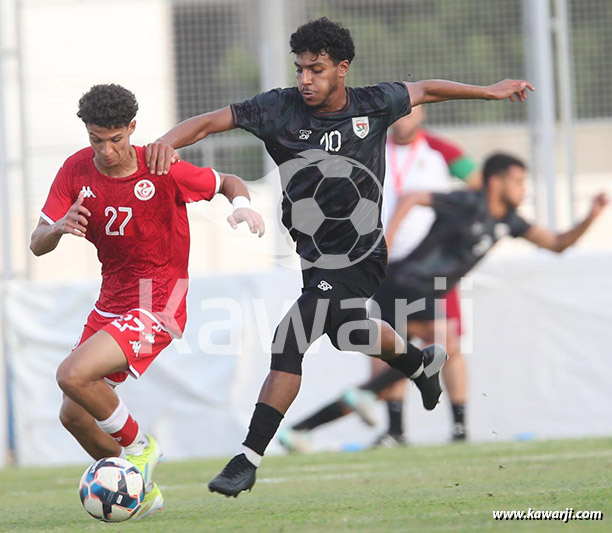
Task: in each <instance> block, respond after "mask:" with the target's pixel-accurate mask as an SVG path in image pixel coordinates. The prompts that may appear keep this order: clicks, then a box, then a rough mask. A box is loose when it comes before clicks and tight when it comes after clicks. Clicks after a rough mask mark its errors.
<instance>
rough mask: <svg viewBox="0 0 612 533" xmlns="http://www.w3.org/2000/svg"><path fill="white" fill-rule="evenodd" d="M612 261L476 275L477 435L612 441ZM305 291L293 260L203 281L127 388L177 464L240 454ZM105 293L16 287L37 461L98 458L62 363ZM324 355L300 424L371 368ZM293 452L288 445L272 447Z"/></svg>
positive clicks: (352, 357)
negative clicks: (283, 324)
mask: <svg viewBox="0 0 612 533" xmlns="http://www.w3.org/2000/svg"><path fill="white" fill-rule="evenodd" d="M611 263H612V255H610V254H589V255H585V254H580V255H579V254H577V253H572V252H571V251H570V252H569V253H566V254H565V255H563V256H561V257H557V256H553V255H552V254H548V253H545V252H539V253H534V254H531V255H529V256H523V257H517V258H507V257H504V258H494V257H492V258H491V260H489V261H487V262H486V263H485V264H483V265H482V267H480V268H479V269H478V270H477V271H476V272H475V273H474V276H473V278H472V281H473V288H472V289H471V290H465V289H464V290H463V299H464V321H465V323H466V324H465V325H466V329H467V330H468V333H467V335H466V338H465V341H466V342H465V346H466V348H468V350H466V351H472V350H471V347H473V352H474V353H468V354H467V357H468V366H469V375H470V401H469V406H468V426H469V434H470V437H471V439H472V440H475V441H483V440H489V441H490V440H513V439H532V438H550V437H567V436H582V435H609V434H612V414H611V412H610V411H611V409H610V405H612V388H611V387H610V386H609V384H610V382H612V362H611V360H610V346H611V345H612V329H611V328H610V327H609V325H610V324H611V323H612V307H611V306H610V304H609V298H610V295H611V294H612V279H611V278H610V275H609V273H610V267H611ZM300 286H301V285H300V274H299V272H296V271H292V270H284V269H279V270H275V271H273V272H267V273H254V274H251V275H240V276H235V275H232V276H225V275H219V276H209V277H202V278H196V279H192V280H191V285H190V293H189V298H188V309H189V320H188V327H187V330H186V332H185V337H184V338H183V339H182V340H181V341H175V342H174V343H173V345H172V346H171V347H170V348H169V349H167V350H166V351H165V352H163V353H162V354H161V356H160V357H159V358H158V359H157V361H156V362H155V363H154V364H153V365H152V367H151V368H150V369H149V370H148V371H147V373H146V374H145V375H144V376H143V377H142V378H141V379H139V380H137V381H136V380H132V379H130V380H129V381H128V383H127V384H125V385H122V386H121V387H120V388H119V389H118V391H119V394H120V395H121V397H122V398H123V399H124V401H125V402H126V404H127V405H128V407H129V408H130V410H131V412H132V414H133V415H134V417H135V418H136V419H137V420H138V421H139V422H140V423H141V425H142V426H143V427H144V428H145V430H146V431H150V432H152V433H154V434H155V435H157V437H158V438H159V440H160V443H161V444H162V447H163V449H164V451H165V454H166V458H168V459H179V458H187V457H201V456H230V455H231V454H233V453H234V452H235V451H236V450H237V449H238V448H239V446H240V443H241V442H242V440H243V439H244V436H245V434H246V429H247V426H248V423H249V419H250V416H251V413H252V410H253V406H254V404H255V401H256V398H257V394H258V391H259V388H260V386H261V383H262V381H263V379H264V378H265V376H266V374H267V371H268V368H269V344H270V340H271V336H272V333H273V331H274V328H275V326H276V323H277V322H278V320H279V318H280V317H281V316H282V313H283V310H284V309H286V308H287V307H288V306H289V305H290V303H291V302H292V301H293V299H295V298H296V297H297V296H298V295H299V291H300ZM97 290H98V286H97V284H96V283H91V282H86V283H77V282H75V283H70V284H62V285H57V284H45V283H26V282H19V281H15V282H11V283H10V284H9V285H8V291H7V298H8V302H7V303H8V309H9V310H10V312H9V314H8V316H7V317H6V319H7V328H6V329H7V332H8V335H7V341H8V346H9V352H8V357H9V359H10V363H11V365H12V368H13V378H14V383H13V391H14V398H13V399H14V405H15V431H16V441H17V449H16V455H17V460H18V463H19V464H21V465H36V464H60V463H86V462H87V461H88V458H87V456H86V455H85V453H84V452H83V451H81V450H80V448H79V446H78V445H77V444H76V442H75V441H74V440H73V439H72V437H71V436H70V435H69V434H68V433H67V432H66V431H65V430H64V428H63V427H62V426H61V424H60V423H59V420H58V412H59V407H60V402H61V393H60V391H59V388H58V386H57V384H56V382H55V370H56V368H57V366H58V364H59V363H60V362H61V360H62V359H63V358H64V357H65V356H66V354H67V353H68V352H69V350H70V348H71V346H72V344H73V343H74V341H75V340H76V338H77V337H78V335H79V333H80V331H81V328H82V325H83V323H84V321H85V319H86V317H87V315H88V313H89V310H90V309H91V306H92V304H93V302H94V301H95V299H96V295H97ZM471 309H473V313H472V312H471V311H470V310H471ZM317 349H318V350H317ZM313 351H314V352H315V353H309V354H308V355H307V356H306V358H305V362H304V380H303V384H302V390H301V391H300V394H299V396H298V398H297V400H296V401H295V403H294V405H293V406H292V408H291V409H290V411H289V413H288V414H287V417H286V420H285V421H284V423H285V424H291V423H293V422H296V421H297V420H299V419H300V418H302V417H303V416H305V415H308V414H310V413H312V411H313V410H314V409H316V408H318V407H320V406H321V405H323V404H325V403H326V402H328V401H330V400H333V399H335V398H337V397H338V395H339V394H340V392H341V390H342V389H343V388H345V387H346V386H348V385H354V384H358V383H360V382H361V381H363V380H364V379H366V378H367V376H368V373H369V362H368V359H367V358H366V357H364V356H362V355H359V354H351V353H340V352H337V351H336V350H335V349H333V348H332V347H331V345H330V344H329V342H328V341H327V340H326V339H324V340H323V341H322V342H319V343H317V344H316V345H315V346H314V347H313ZM317 351H318V353H317ZM380 415H381V416H380V418H381V424H380V427H378V428H377V429H376V430H374V431H373V430H372V429H370V428H366V427H364V426H363V425H362V424H361V423H360V422H359V421H358V420H357V419H356V417H355V416H349V417H346V418H345V419H343V420H341V421H338V422H336V423H332V424H329V425H327V426H325V427H322V428H319V429H318V430H317V431H315V432H314V433H313V435H314V439H315V445H316V447H317V448H319V449H330V448H332V449H341V448H345V449H351V448H359V447H361V446H363V445H364V444H366V443H368V442H370V441H371V440H373V438H374V437H375V436H376V431H382V430H384V428H385V423H384V421H385V416H386V415H385V414H384V410H383V407H382V406H381V407H380ZM407 427H408V435H409V440H410V441H411V442H413V443H443V442H446V441H447V440H448V437H449V434H450V409H449V407H448V403H447V401H446V400H444V401H443V404H442V405H440V406H439V408H438V409H436V410H435V411H434V412H432V413H429V412H425V411H424V410H423V408H422V407H421V403H420V398H419V396H418V393H417V392H416V391H415V390H411V393H410V394H409V399H408V409H407ZM2 431H3V429H0V435H1V434H2ZM280 450H281V448H280V446H279V445H278V444H277V443H276V442H273V443H272V445H271V446H270V448H269V451H270V452H271V453H275V452H279V451H280Z"/></svg>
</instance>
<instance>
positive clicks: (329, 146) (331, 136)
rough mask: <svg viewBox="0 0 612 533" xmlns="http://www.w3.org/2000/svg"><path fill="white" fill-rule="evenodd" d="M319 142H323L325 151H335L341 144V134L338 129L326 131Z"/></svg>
mask: <svg viewBox="0 0 612 533" xmlns="http://www.w3.org/2000/svg"><path fill="white" fill-rule="evenodd" d="M319 144H325V148H324V149H325V151H326V152H337V151H338V150H340V147H341V146H342V135H341V134H340V132H339V131H338V130H334V131H326V132H325V134H324V135H323V137H321V141H320V142H319Z"/></svg>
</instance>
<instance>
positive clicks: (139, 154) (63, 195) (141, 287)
mask: <svg viewBox="0 0 612 533" xmlns="http://www.w3.org/2000/svg"><path fill="white" fill-rule="evenodd" d="M137 110H138V103H137V102H136V98H135V97H134V95H133V94H132V93H131V92H130V91H128V90H127V89H125V88H123V87H121V86H119V85H114V84H109V85H96V86H94V87H92V88H91V89H90V90H89V91H88V92H87V93H86V94H84V95H83V96H82V97H81V99H80V100H79V110H78V113H77V115H78V116H79V117H80V118H81V120H82V121H83V122H84V123H85V127H86V130H87V133H88V136H89V143H90V145H91V146H90V147H88V148H84V149H82V150H80V151H78V152H77V153H75V154H74V155H72V156H71V157H69V158H68V159H67V160H66V161H65V163H64V165H63V166H62V168H61V169H60V170H59V172H58V174H57V176H56V178H55V180H54V181H53V184H52V185H51V190H50V192H49V196H48V198H47V201H46V203H45V205H44V207H43V209H42V213H41V218H40V220H39V223H38V226H37V227H36V229H35V230H34V232H33V233H32V239H31V243H30V248H31V250H32V252H33V253H34V254H35V255H37V256H40V255H43V254H46V253H48V252H51V251H52V250H54V249H55V248H56V247H57V245H58V243H59V241H60V239H61V238H62V236H63V235H65V234H69V235H73V236H76V237H84V238H86V239H87V240H88V241H90V242H91V243H92V244H93V245H94V246H95V247H96V249H97V251H98V258H99V259H100V262H101V263H102V287H101V290H100V296H99V298H98V301H97V302H96V304H95V306H94V309H93V311H92V312H91V314H90V315H89V317H88V319H87V323H86V324H85V327H84V329H83V332H82V334H81V337H80V339H79V341H78V342H77V343H76V346H75V348H74V349H73V351H72V353H71V354H70V355H69V356H68V357H67V358H66V359H65V360H64V361H63V362H62V363H61V364H60V366H59V368H58V370H57V381H58V384H59V386H60V388H61V389H62V391H63V393H64V396H63V403H62V408H61V413H60V419H61V422H62V424H63V425H64V426H65V427H66V429H68V431H69V432H70V433H72V435H73V436H74V437H75V438H76V440H77V441H78V442H79V444H80V445H81V446H82V447H83V448H84V449H85V451H86V452H87V453H89V455H91V456H92V457H93V458H94V459H101V458H103V457H110V456H120V457H125V458H126V459H128V460H129V461H130V462H132V463H133V464H134V465H135V466H136V467H137V468H138V469H139V470H140V472H141V473H142V474H143V477H144V480H145V486H146V496H145V500H144V502H143V505H142V507H141V509H140V510H139V511H138V514H137V515H136V516H137V517H138V518H143V517H144V516H147V515H150V514H152V513H153V512H154V511H156V510H157V509H159V508H161V507H162V505H163V496H162V494H161V491H160V490H159V487H158V486H157V484H156V483H154V482H153V480H152V476H153V469H154V468H155V465H156V464H157V461H158V458H159V456H160V450H159V447H158V445H157V442H156V441H155V439H154V438H153V437H152V436H151V435H146V434H144V433H143V432H142V430H141V428H140V427H139V425H138V423H137V422H136V421H135V420H134V419H133V418H132V416H131V415H130V413H129V411H128V408H127V406H126V405H125V404H124V403H123V402H122V401H121V399H120V398H119V397H118V396H117V394H116V392H115V391H114V387H115V386H116V385H118V384H120V383H122V382H123V381H125V380H126V379H127V377H128V375H131V376H132V377H134V378H138V377H140V376H141V375H142V374H143V373H144V372H145V371H146V369H147V368H148V366H149V365H150V364H151V363H152V362H153V360H154V359H155V358H156V357H157V355H158V354H159V353H160V352H161V351H162V350H163V349H164V348H166V347H167V346H168V345H169V344H170V342H171V341H172V338H173V337H180V336H182V334H183V330H184V328H185V322H186V320H187V312H186V306H185V298H186V294H187V287H188V274H187V266H188V261H189V224H188V220H187V211H186V204H187V203H189V202H195V201H199V200H210V199H211V198H212V197H213V196H214V195H215V194H217V193H221V194H223V195H225V196H226V197H227V199H228V200H229V201H231V202H232V203H233V205H234V211H233V213H232V215H230V217H228V222H229V223H230V224H231V225H232V227H234V228H235V227H236V225H237V224H238V223H240V222H247V224H248V225H249V227H250V229H251V231H252V232H253V233H259V234H260V235H261V234H263V231H264V224H263V220H262V218H261V216H260V215H259V214H258V213H256V212H255V211H253V210H252V209H251V208H250V207H249V205H250V202H249V194H248V191H247V188H246V185H245V184H244V182H243V181H242V180H241V179H240V178H238V177H236V176H232V175H228V174H221V173H218V172H216V171H215V170H213V169H211V168H198V167H195V166H193V165H190V164H188V163H178V164H176V165H174V166H173V167H172V170H171V171H170V172H169V173H168V174H166V175H163V176H155V177H154V176H151V175H150V173H149V169H148V167H147V166H146V164H145V149H144V147H140V146H132V145H131V144H130V135H131V134H132V133H133V132H134V129H135V127H136V121H135V120H134V117H135V116H136V112H137Z"/></svg>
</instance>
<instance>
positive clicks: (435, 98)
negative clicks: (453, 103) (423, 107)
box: [404, 79, 535, 106]
mask: <svg viewBox="0 0 612 533" xmlns="http://www.w3.org/2000/svg"><path fill="white" fill-rule="evenodd" d="M404 83H405V84H406V87H408V92H409V93H410V102H411V104H412V105H413V106H416V105H419V104H431V103H433V102H444V101H445V100H465V99H467V100H504V99H505V98H510V100H511V101H514V99H515V98H516V99H518V100H519V101H520V102H524V101H525V100H526V99H527V89H529V90H531V91H533V90H535V89H534V88H533V85H531V83H529V82H528V81H525V80H511V79H505V80H502V81H499V82H497V83H494V84H493V85H486V86H480V85H467V84H465V83H458V82H456V81H447V80H422V81H416V82H404Z"/></svg>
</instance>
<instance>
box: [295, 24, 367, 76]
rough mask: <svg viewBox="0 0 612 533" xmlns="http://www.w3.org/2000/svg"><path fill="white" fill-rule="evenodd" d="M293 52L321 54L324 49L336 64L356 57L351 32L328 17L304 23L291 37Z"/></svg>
mask: <svg viewBox="0 0 612 533" xmlns="http://www.w3.org/2000/svg"><path fill="white" fill-rule="evenodd" d="M289 46H291V52H292V53H294V54H296V55H297V54H302V53H304V52H311V53H313V54H319V53H320V52H322V51H324V52H325V53H326V54H327V55H328V56H329V57H330V59H331V60H332V61H333V62H334V64H336V65H337V64H338V63H340V61H344V60H345V59H346V60H347V61H348V62H349V63H350V62H351V61H353V58H354V57H355V45H354V44H353V38H352V37H351V32H350V31H349V30H347V29H346V28H343V27H342V25H341V24H339V23H338V22H333V21H331V20H329V19H328V18H327V17H322V18H320V19H317V20H311V21H309V22H307V23H306V24H302V25H301V26H300V27H299V28H298V29H297V30H296V32H295V33H294V34H292V35H291V39H289Z"/></svg>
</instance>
